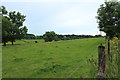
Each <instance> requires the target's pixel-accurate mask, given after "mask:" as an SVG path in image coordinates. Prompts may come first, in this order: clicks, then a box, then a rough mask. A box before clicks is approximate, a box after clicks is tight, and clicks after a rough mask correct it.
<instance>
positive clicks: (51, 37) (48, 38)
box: [43, 31, 59, 42]
mask: <svg viewBox="0 0 120 80" xmlns="http://www.w3.org/2000/svg"><path fill="white" fill-rule="evenodd" d="M43 38H44V40H45V42H51V41H53V40H54V41H58V40H59V39H58V37H57V34H56V33H55V32H54V31H51V32H46V33H45V34H44V35H43Z"/></svg>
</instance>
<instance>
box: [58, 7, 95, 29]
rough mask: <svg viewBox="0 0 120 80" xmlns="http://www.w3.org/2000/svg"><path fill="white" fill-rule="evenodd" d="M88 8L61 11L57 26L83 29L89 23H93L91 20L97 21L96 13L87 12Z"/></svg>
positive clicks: (72, 8) (71, 8)
mask: <svg viewBox="0 0 120 80" xmlns="http://www.w3.org/2000/svg"><path fill="white" fill-rule="evenodd" d="M87 9H89V8H88V7H84V8H83V7H81V6H73V7H70V8H69V9H66V11H61V13H59V14H58V15H56V20H57V22H59V23H57V25H59V27H71V26H72V27H82V26H83V25H88V24H86V23H87V22H91V20H93V19H95V13H94V12H92V11H89V10H87Z"/></svg>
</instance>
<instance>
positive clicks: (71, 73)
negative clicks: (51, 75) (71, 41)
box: [66, 49, 95, 78]
mask: <svg viewBox="0 0 120 80" xmlns="http://www.w3.org/2000/svg"><path fill="white" fill-rule="evenodd" d="M93 52H94V53H95V49H94V50H93ZM93 52H92V53H93ZM80 67H81V64H80V65H79V66H77V67H76V68H74V69H73V70H72V71H71V72H70V74H69V75H68V76H67V77H66V78H70V77H71V76H72V75H73V74H74V73H75V72H76V71H77V70H78V69H79V68H80Z"/></svg>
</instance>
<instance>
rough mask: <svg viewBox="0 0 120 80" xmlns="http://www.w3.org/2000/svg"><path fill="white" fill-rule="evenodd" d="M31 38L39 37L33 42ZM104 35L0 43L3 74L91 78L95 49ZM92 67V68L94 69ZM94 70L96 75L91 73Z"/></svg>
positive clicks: (5, 75)
mask: <svg viewBox="0 0 120 80" xmlns="http://www.w3.org/2000/svg"><path fill="white" fill-rule="evenodd" d="M34 41H38V43H35V42H34ZM100 43H103V44H104V38H86V39H75V40H64V41H57V42H44V41H43V40H17V41H16V42H15V45H13V46H12V45H11V43H8V44H7V46H6V47H4V46H3V47H2V58H3V59H2V62H3V63H2V70H3V73H2V74H3V75H2V76H3V78H80V77H84V78H93V77H95V76H96V75H97V74H96V73H97V65H96V66H91V65H90V64H89V62H88V60H89V59H93V60H94V61H95V62H96V64H97V58H98V53H97V52H98V49H97V47H98V46H99V44H100ZM93 70H94V71H93ZM94 74H95V75H94Z"/></svg>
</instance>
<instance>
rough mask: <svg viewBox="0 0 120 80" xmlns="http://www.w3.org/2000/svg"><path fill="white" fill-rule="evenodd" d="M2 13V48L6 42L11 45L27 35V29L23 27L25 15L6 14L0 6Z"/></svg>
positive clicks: (17, 13) (4, 9)
mask: <svg viewBox="0 0 120 80" xmlns="http://www.w3.org/2000/svg"><path fill="white" fill-rule="evenodd" d="M1 10H2V11H1V12H2V42H3V43H4V46H6V43H7V42H8V41H10V42H12V45H13V43H14V42H15V40H16V39H22V38H23V37H24V36H25V35H26V34H27V31H28V29H27V27H26V26H23V22H24V21H25V17H26V16H25V15H22V14H21V13H20V12H16V11H11V12H8V11H7V10H6V8H5V7H4V6H1Z"/></svg>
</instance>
